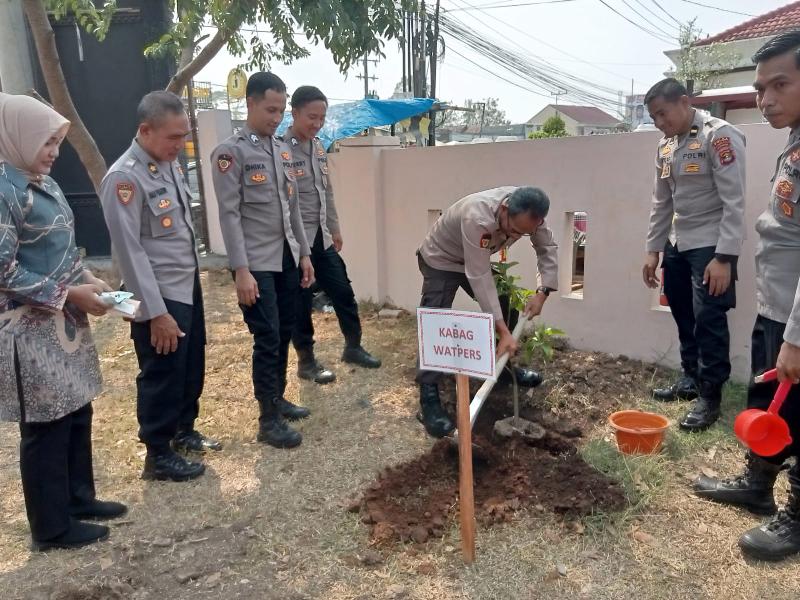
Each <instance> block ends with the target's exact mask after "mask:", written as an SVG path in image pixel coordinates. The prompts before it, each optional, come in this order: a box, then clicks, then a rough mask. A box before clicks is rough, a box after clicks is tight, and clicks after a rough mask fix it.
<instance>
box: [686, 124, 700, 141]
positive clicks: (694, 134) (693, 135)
mask: <svg viewBox="0 0 800 600" xmlns="http://www.w3.org/2000/svg"><path fill="white" fill-rule="evenodd" d="M699 132H700V128H699V127H698V126H697V125H692V128H691V129H689V137H690V138H696V137H697V134H698V133H699Z"/></svg>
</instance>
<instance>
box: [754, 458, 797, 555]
mask: <svg viewBox="0 0 800 600" xmlns="http://www.w3.org/2000/svg"><path fill="white" fill-rule="evenodd" d="M789 486H790V489H789V500H788V502H787V503H786V506H785V507H784V508H783V509H782V510H779V511H778V514H777V515H775V516H774V517H772V520H771V521H769V522H768V523H765V524H764V525H762V526H761V527H755V528H753V529H751V530H750V531H747V532H745V533H744V535H742V537H740V538H739V548H741V549H742V553H743V554H745V555H747V556H749V557H751V558H755V559H758V560H771V561H778V560H783V559H784V558H788V557H789V556H792V555H793V554H798V553H800V467H798V465H794V466H793V467H792V468H791V469H790V470H789Z"/></svg>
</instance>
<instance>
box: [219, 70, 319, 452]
mask: <svg viewBox="0 0 800 600" xmlns="http://www.w3.org/2000/svg"><path fill="white" fill-rule="evenodd" d="M285 110H286V85H285V84H284V83H283V81H281V79H280V78H279V77H278V76H276V75H274V74H273V73H265V72H261V73H256V74H254V75H252V76H251V77H250V79H249V80H248V81H247V124H246V125H245V126H244V127H243V128H242V130H241V132H239V133H238V134H235V135H233V136H231V137H229V138H228V139H226V140H225V141H223V142H222V143H221V144H220V145H219V146H217V147H216V149H214V151H213V152H212V170H213V178H214V189H215V191H216V194H217V201H218V202H219V220H220V226H221V228H222V237H223V239H224V240H225V248H226V249H227V252H228V260H229V262H230V267H231V270H232V271H233V273H234V280H235V282H236V295H237V298H238V301H239V307H240V308H241V309H242V314H243V315H244V320H245V323H246V324H247V327H248V328H249V329H250V333H252V334H253V387H254V391H255V396H256V400H258V404H259V407H260V417H259V429H258V441H260V442H263V443H266V444H269V445H271V446H275V447H276V448H293V447H295V446H298V445H299V444H300V443H301V442H302V440H303V437H302V435H301V434H300V433H299V432H297V431H295V430H294V429H292V428H291V427H290V426H289V425H288V424H287V423H286V419H290V420H296V419H302V418H305V417H307V416H308V415H309V414H310V413H309V411H308V409H306V408H302V407H300V406H295V405H294V404H292V403H291V402H289V401H288V400H286V398H285V397H284V392H285V390H286V364H287V360H288V357H289V342H290V341H291V338H292V330H293V329H294V324H295V317H296V306H297V304H298V303H299V294H300V288H301V286H302V287H303V288H307V287H309V286H310V285H311V284H312V283H313V281H314V268H313V267H312V265H311V260H310V258H309V255H310V254H311V250H310V248H309V246H308V241H307V240H306V234H305V231H304V229H303V221H302V218H301V216H300V207H299V205H298V200H297V181H296V180H295V177H294V174H293V172H292V168H291V163H292V150H291V149H290V148H289V146H287V145H286V144H284V143H283V142H282V141H281V140H279V139H278V138H275V137H274V134H275V130H276V129H277V127H278V125H280V123H281V120H282V119H283V113H284V111H285ZM298 267H299V268H298Z"/></svg>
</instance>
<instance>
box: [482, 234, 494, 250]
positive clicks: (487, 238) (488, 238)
mask: <svg viewBox="0 0 800 600" xmlns="http://www.w3.org/2000/svg"><path fill="white" fill-rule="evenodd" d="M491 243H492V234H491V233H484V234H483V235H482V236H481V248H483V249H487V248H488V247H489V245H490V244H491Z"/></svg>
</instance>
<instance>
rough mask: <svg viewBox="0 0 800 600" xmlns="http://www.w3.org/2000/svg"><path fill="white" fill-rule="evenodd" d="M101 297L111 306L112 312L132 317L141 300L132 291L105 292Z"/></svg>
mask: <svg viewBox="0 0 800 600" xmlns="http://www.w3.org/2000/svg"><path fill="white" fill-rule="evenodd" d="M100 299H101V300H102V301H103V302H104V303H106V304H108V305H109V306H110V307H111V311H110V312H111V313H113V314H116V315H119V316H121V317H127V318H129V319H132V318H133V317H135V316H136V311H138V310H139V301H138V300H133V294H132V293H130V292H103V293H102V294H100Z"/></svg>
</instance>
